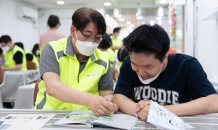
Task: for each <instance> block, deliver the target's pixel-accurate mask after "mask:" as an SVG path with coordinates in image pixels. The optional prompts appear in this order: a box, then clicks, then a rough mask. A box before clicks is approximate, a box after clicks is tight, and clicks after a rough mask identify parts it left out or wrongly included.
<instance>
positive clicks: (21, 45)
mask: <svg viewBox="0 0 218 130" xmlns="http://www.w3.org/2000/svg"><path fill="white" fill-rule="evenodd" d="M14 45H17V46H19V47H20V48H22V49H23V50H24V46H23V43H22V42H15V43H14Z"/></svg>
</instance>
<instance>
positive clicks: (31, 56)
mask: <svg viewBox="0 0 218 130" xmlns="http://www.w3.org/2000/svg"><path fill="white" fill-rule="evenodd" d="M14 45H17V46H19V47H20V48H22V49H23V50H24V46H23V43H22V42H15V43H14ZM24 52H25V56H26V60H27V61H32V62H34V63H35V64H36V67H37V69H39V62H38V60H37V58H36V56H35V55H34V54H33V53H32V52H29V51H25V50H24Z"/></svg>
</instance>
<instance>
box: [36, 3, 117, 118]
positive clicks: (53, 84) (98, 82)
mask: <svg viewBox="0 0 218 130" xmlns="http://www.w3.org/2000/svg"><path fill="white" fill-rule="evenodd" d="M105 32H106V23H105V20H104V17H103V16H102V15H101V13H99V12H98V11H96V10H94V9H91V8H86V7H83V8H79V9H77V10H76V11H75V12H74V14H73V16H72V26H71V27H70V36H69V37H68V38H62V39H60V40H58V41H53V42H49V43H46V44H44V45H43V46H42V47H41V48H40V74H41V82H40V83H39V86H38V88H39V91H38V93H37V98H36V102H35V107H34V109H56V110H90V109H91V111H92V112H93V113H94V114H95V115H96V116H100V115H110V114H111V113H114V112H116V111H117V110H118V107H117V105H116V104H114V103H112V100H113V79H112V72H111V68H110V66H109V59H108V56H107V54H106V53H104V52H102V51H100V50H98V49H97V47H98V45H99V43H100V42H101V40H102V35H103V34H104V33H105Z"/></svg>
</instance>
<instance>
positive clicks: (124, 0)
mask: <svg viewBox="0 0 218 130" xmlns="http://www.w3.org/2000/svg"><path fill="white" fill-rule="evenodd" d="M19 1H24V2H27V3H30V4H33V5H34V6H35V7H37V8H63V7H69V8H71V7H75V8H78V7H84V6H85V7H105V8H106V9H113V8H138V7H142V8H154V7H159V6H167V5H168V3H169V1H171V0H62V1H64V4H63V5H58V4H57V1H58V0H19ZM160 1H166V3H165V4H161V3H160ZM105 2H110V3H111V6H107V7H106V6H104V3H105Z"/></svg>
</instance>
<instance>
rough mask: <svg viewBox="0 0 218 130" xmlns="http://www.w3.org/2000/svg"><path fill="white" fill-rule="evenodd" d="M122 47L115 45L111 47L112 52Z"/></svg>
mask: <svg viewBox="0 0 218 130" xmlns="http://www.w3.org/2000/svg"><path fill="white" fill-rule="evenodd" d="M122 47H123V46H122V45H120V46H115V45H112V47H111V48H112V50H119V49H120V48H122Z"/></svg>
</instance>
